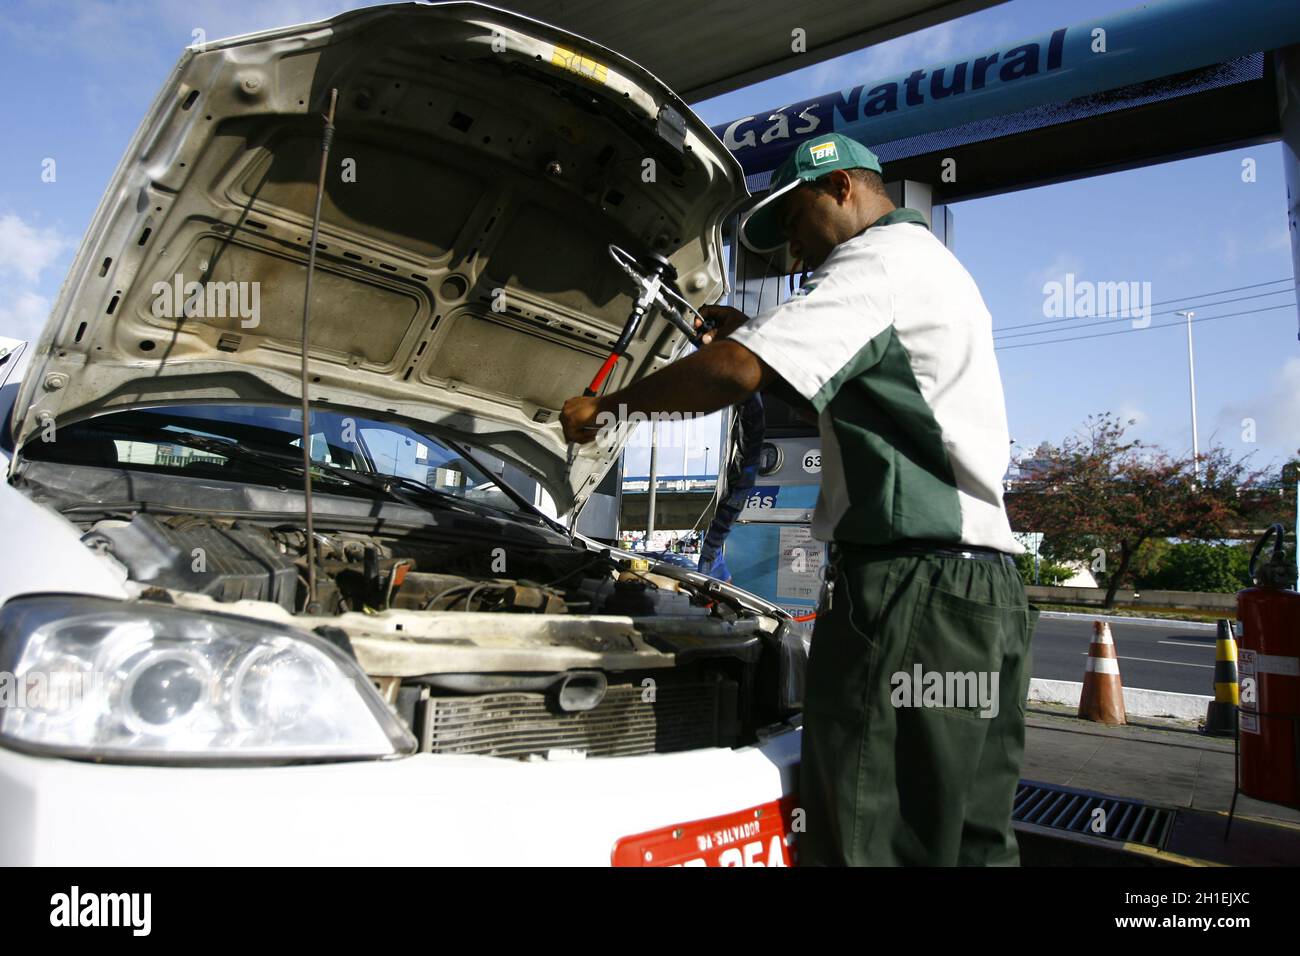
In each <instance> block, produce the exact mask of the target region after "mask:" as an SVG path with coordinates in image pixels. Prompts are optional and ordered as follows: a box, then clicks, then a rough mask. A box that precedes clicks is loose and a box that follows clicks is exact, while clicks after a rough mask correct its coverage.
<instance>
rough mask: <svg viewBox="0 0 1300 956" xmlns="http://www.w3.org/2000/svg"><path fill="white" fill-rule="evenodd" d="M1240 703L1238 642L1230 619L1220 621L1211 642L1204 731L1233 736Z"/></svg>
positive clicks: (1235, 731)
mask: <svg viewBox="0 0 1300 956" xmlns="http://www.w3.org/2000/svg"><path fill="white" fill-rule="evenodd" d="M1239 703H1240V697H1239V692H1238V689H1237V641H1236V639H1235V638H1234V637H1233V636H1232V622H1231V621H1228V620H1223V621H1219V633H1218V639H1217V640H1216V641H1215V642H1214V700H1212V701H1210V705H1209V707H1208V708H1206V712H1205V732H1206V733H1207V734H1212V735H1214V736H1215V737H1232V736H1235V735H1236V733H1237V705H1238V704H1239Z"/></svg>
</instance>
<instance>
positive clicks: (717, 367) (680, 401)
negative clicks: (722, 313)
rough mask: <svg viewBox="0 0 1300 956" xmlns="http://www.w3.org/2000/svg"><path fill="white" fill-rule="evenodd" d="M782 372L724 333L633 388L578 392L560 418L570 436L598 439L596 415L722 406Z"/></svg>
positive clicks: (712, 409)
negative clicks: (593, 395) (602, 392)
mask: <svg viewBox="0 0 1300 956" xmlns="http://www.w3.org/2000/svg"><path fill="white" fill-rule="evenodd" d="M774 378H776V373H775V372H774V371H772V369H771V368H770V367H769V366H768V365H767V364H766V363H764V362H763V361H762V360H761V359H759V357H758V356H757V355H755V354H754V353H753V352H751V351H750V350H749V349H747V348H745V347H744V346H743V345H740V344H739V343H737V342H732V341H730V340H728V339H718V340H717V341H714V342H710V343H709V344H708V345H705V346H704V347H703V348H701V349H700V350H699V351H697V352H695V353H693V354H692V355H688V356H686V358H683V359H681V360H680V361H677V362H673V363H672V364H671V365H668V366H665V367H664V368H661V369H660V370H659V371H657V372H655V373H654V374H653V375H647V376H646V377H645V378H643V379H641V380H640V381H638V382H633V383H632V384H631V385H629V386H628V387H627V388H623V389H619V390H618V391H616V392H610V393H609V394H608V395H603V396H601V397H599V398H585V397H576V398H570V399H569V400H567V401H566V402H565V403H564V407H563V409H561V412H560V421H561V423H562V424H563V426H564V437H565V439H567V440H568V441H572V442H578V443H579V444H581V443H583V442H589V441H592V440H593V439H594V438H595V437H596V432H597V430H598V427H599V426H597V425H596V424H595V422H596V416H597V415H599V414H601V413H602V412H605V413H614V414H617V413H618V412H619V411H620V406H623V408H624V409H625V410H626V411H628V412H642V413H649V412H700V413H708V412H716V411H717V410H718V409H720V408H726V407H727V406H728V405H735V404H736V403H737V402H742V401H744V400H745V399H746V398H748V397H749V396H750V395H753V394H754V393H755V392H757V391H759V390H760V389H763V388H766V387H767V386H768V385H769V384H770V383H771V382H772V380H773V379H774Z"/></svg>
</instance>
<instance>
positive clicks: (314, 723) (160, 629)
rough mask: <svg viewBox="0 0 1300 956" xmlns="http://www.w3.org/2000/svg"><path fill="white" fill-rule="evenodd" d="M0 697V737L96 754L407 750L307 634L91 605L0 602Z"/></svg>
mask: <svg viewBox="0 0 1300 956" xmlns="http://www.w3.org/2000/svg"><path fill="white" fill-rule="evenodd" d="M5 684H7V685H8V686H7V687H5V686H3V685H5ZM0 702H2V703H3V709H2V710H0V741H3V742H5V743H6V744H8V745H9V746H12V747H16V748H19V749H24V750H32V751H39V752H42V753H51V754H60V755H64V756H73V757H88V758H92V759H95V760H119V761H132V762H145V763H167V762H186V763H198V762H213V763H238V762H245V761H249V762H268V761H270V762H285V761H307V760H346V759H365V758H374V757H388V756H394V755H398V754H406V753H411V752H413V751H414V750H415V747H416V743H415V738H414V737H412V736H411V733H410V731H409V730H407V729H406V727H405V726H403V725H402V723H401V721H400V720H399V719H398V718H397V716H396V715H395V714H394V713H393V712H392V711H391V710H390V709H389V708H388V706H387V705H386V704H385V703H384V702H383V700H382V699H381V698H380V696H379V693H378V692H377V691H376V690H375V688H374V686H373V685H372V684H371V683H370V681H369V680H368V679H367V678H366V675H365V673H364V672H363V671H362V670H361V668H360V667H359V666H358V665H357V663H356V662H355V661H353V660H351V659H350V658H349V657H347V656H346V655H345V654H344V653H343V652H341V651H340V650H339V649H338V648H336V647H334V646H333V645H331V644H330V643H328V642H327V641H324V640H322V639H320V638H318V637H316V636H315V635H312V634H307V633H304V632H301V631H295V630H291V629H289V628H284V627H278V626H276V625H273V624H263V623H259V622H256V621H249V620H247V619H244V618H238V617H231V616H227V615H223V614H199V613H195V612H191V611H182V610H178V609H175V608H169V607H165V606H160V605H145V604H139V603H133V604H126V603H123V602H121V601H111V600H106V599H102V598H90V597H76V596H58V597H55V596H40V597H31V598H20V599H18V600H14V601H10V602H9V603H8V604H6V605H5V606H4V607H3V608H0Z"/></svg>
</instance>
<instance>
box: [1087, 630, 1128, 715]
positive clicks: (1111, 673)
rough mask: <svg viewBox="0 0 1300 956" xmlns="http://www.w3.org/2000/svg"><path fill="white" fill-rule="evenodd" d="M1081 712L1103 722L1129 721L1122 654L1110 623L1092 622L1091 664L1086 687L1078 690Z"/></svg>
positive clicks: (1089, 657)
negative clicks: (1117, 653)
mask: <svg viewBox="0 0 1300 956" xmlns="http://www.w3.org/2000/svg"><path fill="white" fill-rule="evenodd" d="M1079 716H1080V717H1082V718H1083V719H1084V720H1095V721H1097V722H1098V723H1100V724H1123V723H1127V721H1126V719H1125V717H1124V685H1123V684H1121V683H1120V679H1119V658H1117V657H1116V656H1115V641H1114V640H1113V639H1112V638H1111V636H1110V625H1109V624H1107V623H1106V622H1105V621H1093V622H1092V644H1091V645H1090V646H1089V647H1088V666H1087V669H1086V670H1085V671H1084V673H1083V690H1082V691H1081V692H1080V694H1079Z"/></svg>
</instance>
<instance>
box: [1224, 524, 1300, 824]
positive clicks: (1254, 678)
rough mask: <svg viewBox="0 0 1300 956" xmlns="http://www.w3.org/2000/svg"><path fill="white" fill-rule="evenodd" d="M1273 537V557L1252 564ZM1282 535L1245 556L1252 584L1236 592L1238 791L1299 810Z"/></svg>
mask: <svg viewBox="0 0 1300 956" xmlns="http://www.w3.org/2000/svg"><path fill="white" fill-rule="evenodd" d="M1274 534H1276V536H1277V537H1276V540H1275V541H1274V543H1273V554H1272V556H1271V557H1270V558H1269V559H1268V561H1267V562H1265V563H1263V564H1261V565H1259V566H1258V568H1257V567H1256V563H1257V561H1258V559H1259V555H1260V551H1261V550H1262V549H1263V547H1264V544H1265V543H1266V542H1267V541H1268V539H1269V537H1271V536H1272V535H1274ZM1284 535H1285V531H1284V529H1283V527H1282V525H1280V524H1275V525H1273V526H1272V527H1270V528H1269V529H1268V530H1267V531H1265V532H1264V536H1263V537H1262V538H1260V539H1259V543H1258V544H1256V545H1255V551H1254V553H1253V554H1251V556H1250V576H1251V580H1253V581H1254V582H1255V586H1254V587H1250V588H1246V589H1245V590H1242V591H1238V592H1237V621H1238V624H1239V626H1240V628H1241V634H1240V637H1241V647H1240V652H1239V654H1238V655H1237V676H1238V679H1239V681H1240V685H1241V704H1240V709H1239V713H1238V724H1237V726H1238V734H1239V741H1238V744H1239V748H1240V755H1241V764H1240V774H1241V779H1240V784H1239V787H1240V790H1241V792H1242V793H1244V794H1246V796H1249V797H1255V798H1257V799H1259V800H1267V801H1269V802H1270V803H1280V804H1284V805H1286V806H1290V807H1296V808H1300V594H1297V593H1296V592H1295V591H1294V590H1292V588H1293V587H1294V585H1295V583H1296V578H1295V567H1294V566H1293V565H1290V564H1288V563H1287V561H1286V560H1285V557H1284V555H1283V547H1282V542H1283V538H1284Z"/></svg>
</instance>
